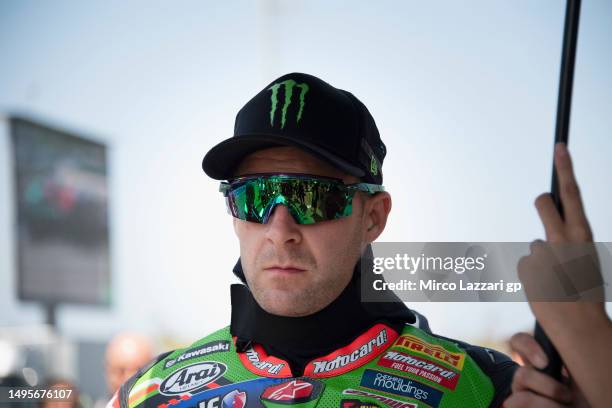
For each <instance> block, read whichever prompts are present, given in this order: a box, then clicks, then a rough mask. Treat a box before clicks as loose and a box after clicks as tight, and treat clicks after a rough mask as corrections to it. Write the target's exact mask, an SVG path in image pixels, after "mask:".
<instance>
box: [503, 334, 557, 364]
mask: <svg viewBox="0 0 612 408" xmlns="http://www.w3.org/2000/svg"><path fill="white" fill-rule="evenodd" d="M510 347H512V350H514V351H516V352H517V353H519V354H520V355H521V357H522V358H523V361H524V362H525V363H526V364H529V365H533V366H535V367H538V368H544V367H546V365H547V364H548V358H547V357H546V354H545V353H544V351H543V350H542V347H540V345H539V344H538V342H537V341H536V340H535V339H534V338H533V336H531V335H530V334H527V333H517V334H515V335H514V336H512V337H511V338H510Z"/></svg>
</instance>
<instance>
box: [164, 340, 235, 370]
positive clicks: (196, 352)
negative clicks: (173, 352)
mask: <svg viewBox="0 0 612 408" xmlns="http://www.w3.org/2000/svg"><path fill="white" fill-rule="evenodd" d="M222 351H229V341H227V340H219V341H212V342H210V343H206V344H203V345H201V346H199V347H195V348H193V349H191V350H187V351H186V352H184V353H183V354H181V355H180V356H178V357H176V358H173V359H171V360H168V361H166V363H165V364H164V368H170V367H172V366H173V365H175V364H176V363H180V362H182V361H185V360H191V359H192V358H196V357H203V356H206V355H208V354H211V353H218V352H222Z"/></svg>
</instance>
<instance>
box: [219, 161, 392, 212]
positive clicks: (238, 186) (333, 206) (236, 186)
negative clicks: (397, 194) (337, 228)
mask: <svg viewBox="0 0 612 408" xmlns="http://www.w3.org/2000/svg"><path fill="white" fill-rule="evenodd" d="M219 191H220V192H222V193H223V196H224V197H225V199H226V204H227V209H228V212H229V213H230V214H231V215H232V216H234V217H236V218H238V219H240V220H243V221H251V222H257V223H260V224H265V223H266V222H268V219H269V218H270V215H271V214H272V211H273V210H274V207H275V206H276V205H277V204H283V205H285V206H286V207H287V209H288V210H289V213H290V214H291V216H292V217H293V218H294V219H295V222H296V223H298V224H314V223H316V222H321V221H330V220H336V219H338V218H342V217H348V216H349V215H351V212H352V210H353V197H354V195H355V193H356V192H357V191H363V192H365V193H367V194H375V193H377V192H380V191H384V187H383V186H382V185H379V184H368V183H355V184H344V183H343V182H342V180H340V179H337V178H329V177H320V176H314V175H311V174H278V173H261V174H253V175H249V176H245V177H239V178H235V179H231V180H228V181H227V182H221V185H220V186H219Z"/></svg>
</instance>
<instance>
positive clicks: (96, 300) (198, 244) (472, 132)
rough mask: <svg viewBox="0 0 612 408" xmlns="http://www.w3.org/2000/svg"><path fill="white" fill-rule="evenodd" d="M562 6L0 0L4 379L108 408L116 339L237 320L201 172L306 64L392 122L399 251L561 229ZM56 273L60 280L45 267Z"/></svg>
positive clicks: (591, 152)
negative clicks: (557, 216) (543, 219)
mask: <svg viewBox="0 0 612 408" xmlns="http://www.w3.org/2000/svg"><path fill="white" fill-rule="evenodd" d="M564 11H565V2H564V1H559V0H545V1H537V2H534V1H529V0H521V1H512V2H506V1H488V0H486V1H485V0H478V1H476V0H475V1H470V2H468V3H467V4H466V3H465V2H455V1H430V2H417V1H385V2H376V3H373V2H368V1H323V0H317V1H281V0H259V1H231V2H223V3H220V2H212V1H211V2H202V1H181V2H172V3H170V2H151V1H147V2H144V1H132V2H121V1H106V2H77V1H53V2H35V1H30V0H28V1H3V2H1V3H0V55H1V56H2V63H0V114H1V115H2V119H1V120H0V370H4V371H1V372H0V378H1V377H3V376H7V375H8V374H9V373H10V372H12V373H17V375H18V376H19V377H20V378H21V379H22V380H23V381H26V382H28V383H30V384H33V383H39V384H42V383H43V382H44V381H47V380H48V378H51V377H52V376H53V377H62V378H65V379H67V380H70V381H73V382H74V383H75V384H76V385H77V386H78V387H79V388H80V389H81V390H82V391H83V393H82V395H85V397H82V398H84V399H83V401H86V402H87V403H88V404H93V402H94V401H95V400H99V399H104V398H106V394H107V390H106V383H105V379H104V372H105V365H104V355H105V350H106V345H107V343H108V342H109V340H110V339H111V337H112V336H114V335H115V334H117V333H119V332H124V331H135V332H140V333H144V334H145V335H147V336H148V337H149V338H151V339H153V341H154V348H155V352H161V351H163V350H166V349H169V348H175V347H177V346H179V345H184V344H188V343H190V342H192V341H194V340H195V339H197V338H199V337H201V336H202V335H204V334H206V333H208V332H210V331H212V330H214V329H217V328H219V327H221V326H224V325H226V324H227V323H228V321H229V316H230V314H229V285H230V283H232V282H234V281H235V278H234V277H233V275H232V273H231V268H232V267H233V265H234V263H235V262H236V260H237V257H238V254H239V250H238V243H237V240H236V238H235V237H234V235H233V231H232V228H231V218H230V217H229V216H228V215H226V213H225V207H224V203H223V201H222V199H221V196H220V194H219V193H218V192H217V182H214V181H212V180H210V179H208V178H207V177H206V176H205V175H204V174H203V172H202V171H201V168H200V163H201V159H202V157H203V155H204V153H205V152H206V151H207V150H208V149H209V148H210V147H211V146H213V145H214V144H215V143H217V142H218V141H220V140H222V139H224V138H226V137H228V136H230V135H231V134H232V130H233V121H234V117H235V114H236V113H237V111H238V109H240V108H241V107H242V105H243V104H244V103H245V102H246V101H247V100H248V98H250V97H251V96H252V95H254V94H255V93H256V92H258V91H259V90H260V89H261V88H262V87H263V86H265V85H266V84H267V83H269V82H270V81H271V80H272V79H274V78H276V77H278V76H280V75H282V74H285V73H288V72H293V71H299V72H307V73H311V74H314V75H317V76H319V77H321V78H323V79H324V80H326V81H328V82H330V83H331V84H333V85H334V86H337V87H340V88H344V89H348V90H350V91H352V92H353V93H354V94H355V95H357V96H358V97H359V98H360V99H361V100H362V101H363V102H364V103H365V104H366V105H367V106H368V108H369V110H370V111H371V112H372V114H373V116H374V118H375V119H376V121H377V124H378V127H379V130H380V132H381V135H382V138H383V140H384V141H385V143H386V144H387V147H388V155H387V159H386V160H385V168H384V171H385V185H386V187H387V189H388V190H389V191H390V192H391V194H392V197H393V211H392V214H391V218H390V222H389V224H388V226H387V230H386V231H385V233H384V234H383V236H382V237H381V240H382V241H530V240H533V239H535V238H541V237H543V229H542V227H541V223H540V220H539V218H538V216H537V213H536V211H535V208H534V206H533V200H534V199H535V197H536V196H537V195H538V194H539V193H541V192H544V191H548V190H549V188H550V171H551V163H552V141H553V132H554V123H555V122H554V121H555V113H556V98H557V91H558V90H557V86H558V75H559V64H560V51H561V38H562V30H563V18H564ZM610 21H612V4H611V3H610V2H608V1H606V0H591V1H584V2H583V5H582V15H581V23H580V34H579V44H578V54H577V62H576V77H575V83H574V100H573V110H572V121H571V131H570V149H571V151H572V153H573V155H574V161H575V170H576V173H577V177H578V179H579V183H580V186H581V189H582V195H583V199H584V201H585V206H586V210H587V215H588V217H589V219H590V221H591V224H592V228H593V230H594V233H595V238H596V240H598V241H612V213H611V212H610V211H609V209H610V203H611V202H612V189H611V188H610V186H611V185H612V162H611V161H610V160H609V158H610V153H611V152H612V138H611V137H610V134H611V132H612V92H611V91H612V76H611V75H610V72H612V56H611V53H610V47H609V45H610V39H612V26H611V25H610ZM11 124H12V125H13V126H11ZM17 128H19V129H21V130H20V131H19V132H16V131H15V129H17ZM16 133H19V135H20V136H16ZM20 143H21V144H20ZM41 152H42V153H41ZM39 154H42V155H43V156H36V155H39ZM32 155H34V156H32ZM41 157H42V158H41ZM41 225H42V227H41ZM50 230H52V231H54V232H53V234H59V236H57V235H53V236H51V237H50V236H48V235H45V234H46V233H47V232H48V231H50ZM62 234H63V235H62ZM41 243H42V245H41ZM50 243H53V244H50ZM24 254H25V255H24ZM26 255H27V256H26ZM41 260H42V261H41ZM41 264H43V265H44V266H45V267H46V268H47V269H48V270H50V269H53V268H55V269H54V270H55V272H54V273H55V275H54V276H55V278H54V279H51V280H50V281H44V280H41V279H43V278H41V276H39V275H36V273H33V271H34V272H35V271H36V270H40V265H41ZM82 265H87V267H86V268H85V269H86V270H87V272H86V273H77V272H81V271H83V270H84V268H83V267H82ZM28 271H29V272H28ZM57 282H62V284H61V285H57ZM45 296H47V298H45ZM49 305H52V306H53V307H52V308H50V307H49ZM411 306H412V307H414V308H416V309H417V310H419V311H421V312H423V313H425V314H426V315H427V316H428V317H429V319H430V323H431V326H432V329H433V330H434V331H437V332H440V333H444V334H445V335H447V336H450V337H457V338H462V339H465V340H468V341H472V342H476V343H480V344H484V343H486V344H489V345H491V344H498V345H500V347H502V346H503V344H504V341H505V339H506V338H507V337H508V336H509V335H510V334H511V333H513V332H515V331H518V330H526V329H529V328H531V326H532V324H533V320H532V317H531V314H530V313H529V309H528V307H527V305H524V304H494V303H491V304H482V303H466V304H448V303H440V304H434V303H428V304H418V305H411ZM48 322H50V323H54V325H53V326H51V325H48V324H46V323H48Z"/></svg>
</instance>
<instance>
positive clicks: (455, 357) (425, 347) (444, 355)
mask: <svg viewBox="0 0 612 408" xmlns="http://www.w3.org/2000/svg"><path fill="white" fill-rule="evenodd" d="M393 347H401V348H404V349H406V350H412V351H415V352H417V353H419V354H421V355H424V356H430V357H433V358H434V359H436V360H438V361H440V362H443V363H447V364H450V365H452V366H454V367H456V368H458V369H459V370H461V369H463V363H464V362H465V354H463V353H453V352H452V351H448V350H447V349H445V348H444V347H442V346H440V345H438V344H430V343H426V342H424V341H423V340H421V339H419V338H418V337H414V336H410V335H404V336H401V337H400V338H399V339H397V341H396V342H395V344H394V345H393Z"/></svg>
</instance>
